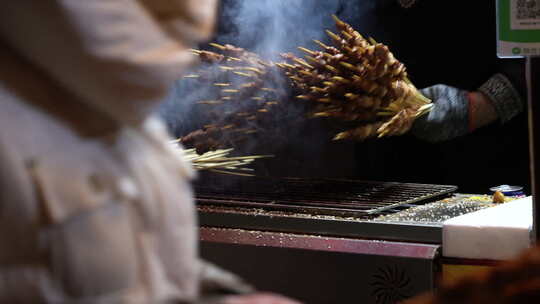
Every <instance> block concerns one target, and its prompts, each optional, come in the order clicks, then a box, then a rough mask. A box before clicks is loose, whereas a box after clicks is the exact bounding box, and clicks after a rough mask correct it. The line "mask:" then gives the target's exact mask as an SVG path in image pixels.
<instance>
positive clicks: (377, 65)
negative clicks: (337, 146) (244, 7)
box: [277, 16, 432, 140]
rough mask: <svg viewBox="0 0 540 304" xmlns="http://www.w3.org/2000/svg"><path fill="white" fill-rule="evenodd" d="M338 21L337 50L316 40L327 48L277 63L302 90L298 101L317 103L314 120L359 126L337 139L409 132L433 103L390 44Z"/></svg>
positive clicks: (335, 41) (289, 55) (337, 136)
mask: <svg viewBox="0 0 540 304" xmlns="http://www.w3.org/2000/svg"><path fill="white" fill-rule="evenodd" d="M333 17H334V20H335V22H336V27H337V29H338V31H339V32H338V33H337V34H335V33H333V32H331V31H328V30H327V31H326V32H327V34H328V35H329V36H330V38H331V40H332V41H333V44H334V46H328V45H326V44H324V43H322V42H320V41H318V40H315V43H316V44H317V45H318V46H319V47H320V48H321V49H322V50H320V51H313V50H310V49H307V48H303V47H300V48H299V49H300V50H301V51H303V52H305V53H306V56H305V58H306V59H302V58H299V57H297V56H295V55H294V54H282V57H283V58H285V59H286V62H285V63H281V64H277V65H278V66H279V67H280V68H282V69H283V70H284V71H285V73H286V76H287V77H288V78H289V79H290V81H291V82H292V84H293V87H295V88H296V89H297V90H298V91H299V92H300V95H298V96H297V98H299V99H302V100H305V101H309V102H313V103H314V104H316V107H315V110H314V111H313V112H312V113H311V116H312V117H329V118H333V119H334V120H336V121H342V122H352V123H354V125H355V127H354V128H352V129H350V130H347V131H345V132H341V133H339V134H337V135H336V136H335V137H334V140H341V139H356V140H363V139H366V138H370V137H375V136H377V137H383V136H391V135H401V134H403V133H405V132H406V131H407V130H408V129H409V127H410V126H411V125H412V122H413V121H414V120H415V119H416V118H417V117H419V116H420V115H423V114H425V113H427V112H428V111H429V110H430V108H431V106H432V104H431V101H430V100H429V99H427V98H426V97H424V96H423V95H422V94H421V93H420V92H419V91H418V90H417V89H416V88H415V87H414V85H413V84H412V83H411V82H410V81H409V79H408V76H407V71H406V69H405V66H404V65H403V64H402V63H401V62H399V61H398V60H396V58H395V57H394V55H393V54H392V53H391V52H390V50H389V49H388V47H387V46H386V45H384V44H381V43H377V42H376V41H375V40H373V39H372V38H368V39H365V38H364V37H362V35H360V33H358V32H357V31H356V30H354V29H353V28H352V27H351V26H350V25H349V24H347V23H345V22H343V21H341V20H339V19H338V18H337V17H336V16H333Z"/></svg>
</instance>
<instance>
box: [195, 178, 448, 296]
mask: <svg viewBox="0 0 540 304" xmlns="http://www.w3.org/2000/svg"><path fill="white" fill-rule="evenodd" d="M456 188H457V187H455V186H448V185H428V184H413V183H395V182H375V181H359V180H346V179H313V178H308V179H305V178H284V179H272V178H248V179H246V178H243V179H239V180H238V179H235V178H230V177H229V178H226V179H223V180H211V179H210V180H209V179H203V180H201V182H200V183H199V184H198V185H196V186H195V189H196V198H197V204H198V210H199V216H200V217H199V218H200V224H201V225H202V226H203V227H202V228H201V231H200V233H201V241H202V242H201V252H202V255H203V257H204V258H206V259H208V260H210V261H213V262H215V263H217V264H219V265H223V266H224V267H226V268H227V269H230V270H232V271H234V272H235V273H238V274H240V275H242V276H243V277H245V278H248V279H249V281H250V282H253V283H254V284H256V286H258V287H259V288H261V289H264V290H270V291H275V292H278V293H284V294H288V295H290V296H293V297H295V298H297V299H300V300H302V301H304V302H306V303H316V304H318V303H335V302H334V301H336V302H337V303H351V299H355V301H357V302H358V303H360V302H362V303H386V302H384V301H383V302H381V300H380V299H382V298H385V297H394V296H395V295H400V298H399V299H404V298H406V297H408V296H411V295H413V294H417V293H420V292H422V291H426V290H429V289H431V288H433V286H434V284H435V283H434V282H435V277H436V273H437V272H438V270H437V269H438V263H437V262H436V259H437V257H438V254H439V250H440V243H441V235H442V225H437V224H427V223H421V222H416V223H403V222H386V221H380V220H378V218H380V217H381V216H382V215H391V214H393V213H397V214H399V212H400V211H402V210H404V209H407V208H410V207H412V206H416V205H423V204H426V203H429V202H432V201H438V200H441V199H443V198H446V197H449V196H450V195H451V194H452V193H453V192H454V191H455V190H456ZM283 278H287V280H283ZM412 278H415V279H414V280H413V279H412ZM398 281H399V284H397V285H396V284H395V283H396V282H398ZM280 282H282V283H283V284H281V283H280ZM313 286H321V288H315V289H314V288H313ZM323 286H324V287H323ZM381 286H382V287H381ZM359 290H362V292H360V293H359V292H358V291H359Z"/></svg>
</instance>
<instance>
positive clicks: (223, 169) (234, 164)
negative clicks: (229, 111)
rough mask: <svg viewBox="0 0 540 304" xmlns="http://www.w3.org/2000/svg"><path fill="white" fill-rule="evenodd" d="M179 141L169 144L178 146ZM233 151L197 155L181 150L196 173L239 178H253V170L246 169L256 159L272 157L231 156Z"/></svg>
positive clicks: (193, 151) (193, 152)
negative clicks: (212, 173)
mask: <svg viewBox="0 0 540 304" xmlns="http://www.w3.org/2000/svg"><path fill="white" fill-rule="evenodd" d="M178 143H179V140H174V141H172V142H171V144H173V145H178ZM233 152H234V149H232V148H230V149H217V150H215V151H209V152H206V153H203V154H198V153H197V151H196V150H195V149H185V150H182V151H181V153H182V157H183V158H184V159H185V160H186V161H188V162H190V163H191V164H192V166H193V168H194V169H195V170H197V171H210V172H214V173H222V174H229V175H239V176H253V173H252V172H253V171H254V170H253V169H252V168H250V167H248V166H249V165H250V164H253V162H254V161H255V160H257V159H261V158H268V157H272V155H248V156H231V153H233Z"/></svg>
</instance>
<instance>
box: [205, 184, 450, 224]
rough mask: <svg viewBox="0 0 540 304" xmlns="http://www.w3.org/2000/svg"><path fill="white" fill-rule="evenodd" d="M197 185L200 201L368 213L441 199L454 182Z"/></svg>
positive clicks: (363, 215)
mask: <svg viewBox="0 0 540 304" xmlns="http://www.w3.org/2000/svg"><path fill="white" fill-rule="evenodd" d="M232 188H233V190H231V188H230V187H223V186H218V185H215V184H214V185H206V186H204V187H203V186H198V187H196V189H197V201H198V203H199V204H200V205H217V206H226V207H233V208H234V207H237V208H261V209H264V210H275V211H286V212H294V213H305V214H311V215H337V216H346V217H356V218H367V217H370V216H374V215H380V214H381V213H383V212H392V211H394V210H401V209H402V208H406V207H408V206H411V205H413V204H417V203H422V202H426V201H429V200H432V199H434V198H440V197H441V196H444V195H447V194H449V193H452V192H454V191H455V190H456V189H457V187H455V186H448V185H428V184H412V183H394V182H374V181H358V180H345V179H305V178H302V179H300V178H285V179H262V178H256V179H253V180H246V181H244V182H243V183H242V184H239V186H236V187H232Z"/></svg>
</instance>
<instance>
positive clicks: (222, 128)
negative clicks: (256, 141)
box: [181, 43, 287, 154]
mask: <svg viewBox="0 0 540 304" xmlns="http://www.w3.org/2000/svg"><path fill="white" fill-rule="evenodd" d="M210 45H212V46H213V47H215V48H217V49H218V50H219V52H220V53H216V52H211V51H203V50H192V52H193V53H194V54H195V55H197V56H199V58H200V59H201V61H202V67H201V69H200V70H199V71H198V72H197V74H191V75H186V76H184V78H185V79H186V80H185V81H195V82H198V83H199V85H201V86H202V88H203V89H202V91H204V95H203V96H204V100H200V101H198V102H197V103H198V104H199V105H201V106H206V108H205V111H204V112H205V113H208V116H209V117H207V120H208V121H209V122H211V124H208V125H205V126H203V127H201V128H200V129H198V130H196V131H194V132H191V133H190V134H187V135H186V136H184V137H183V138H182V139H181V142H182V143H183V144H184V145H185V146H187V147H194V148H195V149H196V151H197V153H199V154H202V153H205V152H207V151H212V150H216V149H223V148H229V147H236V146H238V145H239V143H240V142H243V141H245V140H247V139H249V138H250V137H252V136H256V134H257V133H259V132H261V131H263V132H264V131H265V130H266V129H268V128H272V127H273V126H274V125H275V123H273V122H274V120H275V119H276V118H277V117H281V116H283V115H281V116H280V111H283V109H281V110H280V100H282V99H284V98H283V96H286V94H287V93H286V91H287V84H286V82H285V79H284V78H283V77H282V75H281V74H280V73H281V72H280V70H279V69H278V68H276V67H275V65H273V64H271V63H268V62H265V61H263V60H262V59H261V58H259V57H258V56H257V55H256V54H254V53H251V52H247V51H245V50H244V49H242V48H238V47H235V46H232V45H219V44H216V43H211V44H210Z"/></svg>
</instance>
